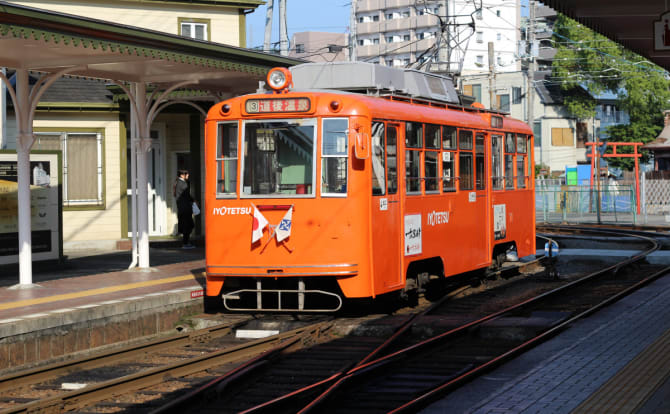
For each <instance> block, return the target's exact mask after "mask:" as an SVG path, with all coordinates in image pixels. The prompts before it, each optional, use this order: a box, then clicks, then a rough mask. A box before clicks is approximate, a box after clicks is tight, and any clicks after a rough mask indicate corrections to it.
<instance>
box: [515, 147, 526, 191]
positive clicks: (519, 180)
mask: <svg viewBox="0 0 670 414" xmlns="http://www.w3.org/2000/svg"><path fill="white" fill-rule="evenodd" d="M525 163H526V156H525V155H521V154H517V156H516V188H517V189H522V188H526V164H525Z"/></svg>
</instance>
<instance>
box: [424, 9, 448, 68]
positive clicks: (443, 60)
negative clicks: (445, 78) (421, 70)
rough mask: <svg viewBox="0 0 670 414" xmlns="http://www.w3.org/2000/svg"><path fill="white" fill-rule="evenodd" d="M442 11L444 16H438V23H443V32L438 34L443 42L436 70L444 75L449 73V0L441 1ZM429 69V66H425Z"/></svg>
mask: <svg viewBox="0 0 670 414" xmlns="http://www.w3.org/2000/svg"><path fill="white" fill-rule="evenodd" d="M442 9H443V10H444V15H442V14H440V21H442V22H443V23H444V27H442V28H441V29H442V30H443V32H442V33H440V36H442V37H443V39H444V42H443V43H442V45H441V46H440V51H439V52H438V60H439V61H440V63H439V64H438V70H439V71H440V72H442V73H444V74H447V75H448V74H449V73H451V50H450V48H451V28H450V26H449V0H443V1H442ZM427 66H428V67H429V68H430V64H429V65H427Z"/></svg>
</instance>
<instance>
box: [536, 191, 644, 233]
mask: <svg viewBox="0 0 670 414" xmlns="http://www.w3.org/2000/svg"><path fill="white" fill-rule="evenodd" d="M636 208H637V204H636V198H635V186H633V185H618V184H607V185H601V186H600V188H598V186H594V188H591V187H590V186H576V185H563V184H560V183H558V182H550V181H547V180H538V181H536V184H535V211H536V214H535V215H536V219H537V221H539V222H547V223H556V222H579V223H585V222H602V223H608V222H609V223H619V222H622V223H632V224H637V220H638V216H637V214H636Z"/></svg>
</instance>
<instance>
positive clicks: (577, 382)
mask: <svg viewBox="0 0 670 414" xmlns="http://www.w3.org/2000/svg"><path fill="white" fill-rule="evenodd" d="M422 412H423V413H425V414H436V413H449V414H455V413H472V414H485V413H486V414H489V413H496V414H502V413H510V414H511V413H527V414H531V413H541V414H546V413H565V414H567V413H607V414H610V413H621V414H623V413H643V414H651V413H655V414H661V413H670V275H668V276H666V277H664V278H662V279H659V280H657V281H656V282H654V283H652V284H650V285H648V286H646V287H644V288H642V289H640V290H639V291H637V292H635V293H633V294H631V295H629V296H628V297H626V298H624V299H623V300H621V301H619V302H617V303H615V304H613V305H610V306H609V307H607V308H605V309H602V310H600V311H599V312H597V313H596V314H594V315H592V316H590V317H588V318H586V319H584V320H581V321H579V322H576V323H575V324H574V325H573V326H572V327H570V328H569V329H568V330H566V331H564V332H563V333H561V334H560V335H558V336H556V337H554V338H553V339H550V340H548V341H546V342H544V343H543V344H541V345H540V346H538V347H536V348H534V349H532V350H531V351H529V352H527V353H525V354H523V355H521V356H520V357H518V358H516V359H514V360H512V361H510V362H508V363H506V364H504V365H503V366H501V367H500V368H498V369H496V370H494V371H491V372H490V373H488V374H487V375H485V376H483V377H482V378H479V379H477V380H475V381H473V382H471V383H469V384H467V385H466V386H465V387H463V388H461V389H459V390H458V391H456V392H454V393H453V394H451V395H449V396H448V397H446V398H444V399H443V400H441V401H438V402H436V403H434V404H433V405H431V406H429V407H427V408H426V409H424V410H423V411H422Z"/></svg>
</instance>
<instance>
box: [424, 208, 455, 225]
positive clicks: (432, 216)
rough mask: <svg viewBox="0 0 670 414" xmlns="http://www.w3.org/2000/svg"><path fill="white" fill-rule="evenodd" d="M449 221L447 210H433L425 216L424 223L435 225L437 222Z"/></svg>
mask: <svg viewBox="0 0 670 414" xmlns="http://www.w3.org/2000/svg"><path fill="white" fill-rule="evenodd" d="M447 223H449V212H448V211H433V212H430V213H428V215H427V216H426V224H428V225H429V226H437V225H438V224H447Z"/></svg>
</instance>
